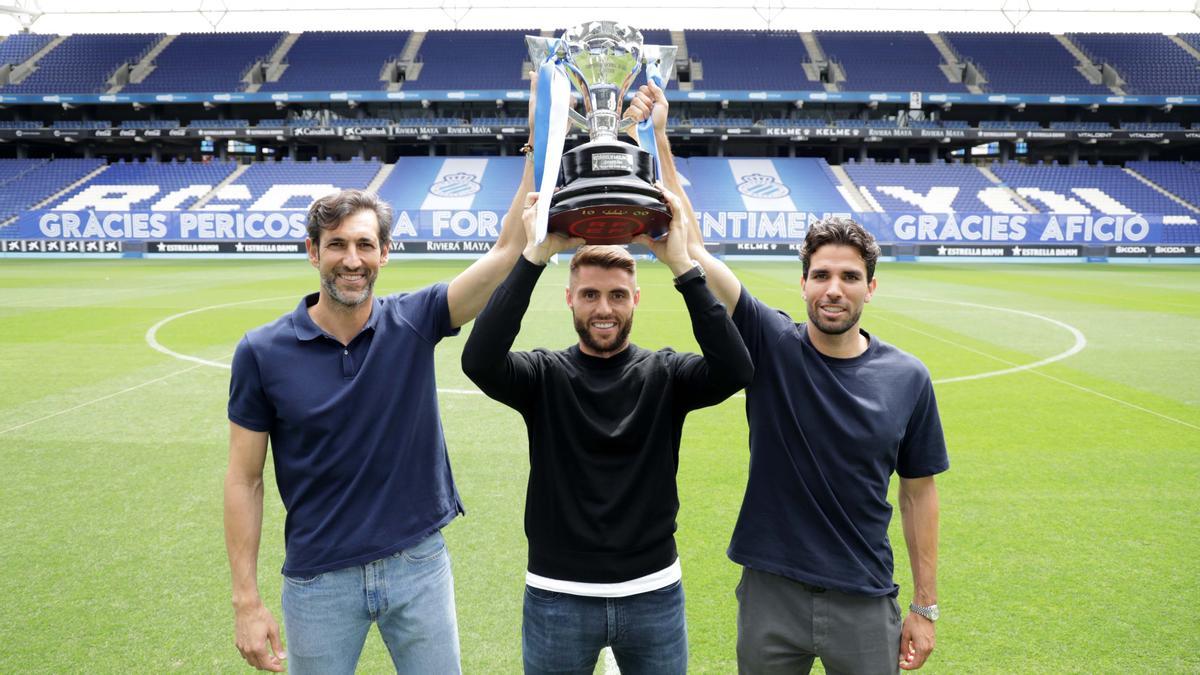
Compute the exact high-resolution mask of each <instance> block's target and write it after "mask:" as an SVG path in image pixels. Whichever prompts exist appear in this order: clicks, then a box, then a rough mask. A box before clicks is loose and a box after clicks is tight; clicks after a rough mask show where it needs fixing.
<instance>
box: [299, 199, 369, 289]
mask: <svg viewBox="0 0 1200 675" xmlns="http://www.w3.org/2000/svg"><path fill="white" fill-rule="evenodd" d="M305 246H306V247H307V250H308V260H309V262H310V263H312V266H313V267H315V268H317V270H319V271H320V273H321V300H322V301H326V300H328V301H329V302H330V303H331V305H333V306H340V307H342V308H343V309H353V308H355V307H359V306H361V305H362V304H363V303H365V302H367V301H368V300H370V299H371V293H372V292H373V290H374V288H375V279H376V278H377V277H378V276H379V268H380V267H382V266H384V265H386V264H387V257H388V252H387V249H386V248H384V247H381V246H380V244H379V221H378V219H377V218H376V216H375V212H374V211H370V210H360V211H356V212H354V213H352V214H350V215H349V216H347V217H346V218H344V219H343V220H342V222H341V223H340V224H339V225H338V226H337V227H335V228H333V229H331V230H322V231H321V236H320V241H319V242H315V243H314V242H313V240H312V239H309V240H307V241H306V242H305Z"/></svg>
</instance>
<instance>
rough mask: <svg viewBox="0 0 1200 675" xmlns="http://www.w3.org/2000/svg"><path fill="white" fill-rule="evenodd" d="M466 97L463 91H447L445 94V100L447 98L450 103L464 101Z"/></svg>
mask: <svg viewBox="0 0 1200 675" xmlns="http://www.w3.org/2000/svg"><path fill="white" fill-rule="evenodd" d="M466 97H467V92H465V91H448V92H446V98H448V99H450V100H452V101H453V100H459V101H461V100H463V99H465V98H466Z"/></svg>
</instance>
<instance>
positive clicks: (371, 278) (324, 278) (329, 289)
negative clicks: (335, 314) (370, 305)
mask: <svg viewBox="0 0 1200 675" xmlns="http://www.w3.org/2000/svg"><path fill="white" fill-rule="evenodd" d="M364 274H365V275H366V276H365V278H364V282H365V283H364V284H363V289H362V291H359V292H354V291H343V290H341V289H340V288H338V287H337V275H338V273H337V271H333V272H330V273H329V274H324V275H321V288H324V289H325V292H326V293H328V294H329V298H330V299H331V300H333V301H334V302H335V303H337V304H338V305H341V306H342V307H345V308H346V309H353V308H355V307H358V306H359V305H361V304H363V303H364V302H366V301H367V299H368V298H370V297H371V293H373V292H374V290H375V275H374V274H371V273H370V272H364Z"/></svg>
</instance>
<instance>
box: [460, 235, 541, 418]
mask: <svg viewBox="0 0 1200 675" xmlns="http://www.w3.org/2000/svg"><path fill="white" fill-rule="evenodd" d="M544 269H546V268H545V266H544V265H535V264H533V263H531V262H529V261H528V260H526V259H525V256H521V257H519V258H517V262H516V264H515V265H513V268H512V271H511V272H509V274H508V277H507V278H506V279H505V280H504V282H503V283H501V284H500V286H499V287H497V288H496V291H495V292H494V293H492V298H491V300H489V301H488V304H487V307H484V308H483V311H482V312H480V313H479V316H478V317H476V318H475V325H474V326H473V327H472V328H471V335H470V336H469V337H468V338H467V344H466V346H464V347H463V353H462V368H463V372H464V373H466V375H467V377H469V378H471V381H472V382H474V383H475V384H476V386H478V387H479V388H480V389H481V390H482V391H483V393H485V394H487V395H488V396H490V397H491V398H493V399H495V400H497V401H499V402H501V403H503V404H505V405H507V406H509V407H512V408H515V409H517V410H524V409H525V408H526V407H527V402H528V401H529V400H530V398H531V397H532V395H533V392H534V391H535V385H536V383H537V378H538V369H537V364H536V362H535V361H534V360H533V358H532V357H531V355H530V354H528V353H524V352H515V353H514V352H512V351H510V350H511V349H512V345H513V341H514V340H516V339H517V333H519V332H520V331H521V319H522V318H524V317H525V311H526V310H527V309H529V296H530V295H531V294H532V293H533V287H534V286H536V285H537V280H538V278H539V277H541V276H542V270H544Z"/></svg>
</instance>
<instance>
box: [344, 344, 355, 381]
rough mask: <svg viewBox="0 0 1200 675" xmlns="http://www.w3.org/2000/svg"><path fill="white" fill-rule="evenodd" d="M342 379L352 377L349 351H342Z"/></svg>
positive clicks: (352, 369) (352, 367) (352, 366)
mask: <svg viewBox="0 0 1200 675" xmlns="http://www.w3.org/2000/svg"><path fill="white" fill-rule="evenodd" d="M342 377H344V378H347V379H349V378H351V377H354V359H352V358H350V350H349V349H343V350H342Z"/></svg>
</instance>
